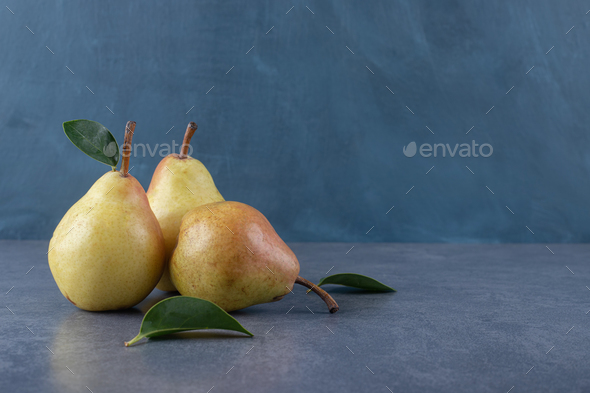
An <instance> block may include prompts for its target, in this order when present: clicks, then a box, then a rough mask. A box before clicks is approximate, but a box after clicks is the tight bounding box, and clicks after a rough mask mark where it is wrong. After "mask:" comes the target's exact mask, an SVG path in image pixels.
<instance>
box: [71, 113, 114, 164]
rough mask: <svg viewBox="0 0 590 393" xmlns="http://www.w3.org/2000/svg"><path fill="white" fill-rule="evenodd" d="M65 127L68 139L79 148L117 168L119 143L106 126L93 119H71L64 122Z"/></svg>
mask: <svg viewBox="0 0 590 393" xmlns="http://www.w3.org/2000/svg"><path fill="white" fill-rule="evenodd" d="M63 128H64V132H65V133H66V136H67V137H68V139H69V140H70V141H71V142H72V143H73V144H74V145H75V146H76V147H77V148H78V149H80V150H82V152H84V153H85V154H87V155H88V156H90V157H92V158H94V159H95V160H96V161H99V162H102V163H103V164H107V165H109V166H111V167H113V168H116V166H117V163H118V162H119V145H118V144H117V140H116V139H115V137H114V136H113V134H111V132H110V131H109V130H108V129H107V128H106V127H105V126H103V125H102V124H100V123H97V122H95V121H91V120H70V121H66V122H65V123H63Z"/></svg>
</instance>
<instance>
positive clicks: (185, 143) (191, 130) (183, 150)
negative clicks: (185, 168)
mask: <svg viewBox="0 0 590 393" xmlns="http://www.w3.org/2000/svg"><path fill="white" fill-rule="evenodd" d="M195 131H197V125H196V124H195V122H194V121H191V122H190V123H188V126H186V132H185V133H184V139H183V140H182V146H181V147H180V154H179V157H180V158H186V157H187V155H188V148H189V147H190V145H191V138H192V137H193V135H194V134H195Z"/></svg>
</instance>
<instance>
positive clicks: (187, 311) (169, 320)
mask: <svg viewBox="0 0 590 393" xmlns="http://www.w3.org/2000/svg"><path fill="white" fill-rule="evenodd" d="M200 329H223V330H234V331H236V332H241V333H246V334H247V335H249V336H253V334H252V333H250V332H249V331H247V330H246V329H244V327H243V326H242V325H240V323H239V322H238V321H237V320H236V319H235V318H234V317H232V316H231V315H229V314H228V313H226V312H225V311H224V310H223V309H222V308H221V307H219V306H218V305H216V304H215V303H212V302H210V301H208V300H204V299H199V298H196V297H190V296H175V297H170V298H168V299H164V300H162V301H161V302H159V303H157V304H156V305H154V306H153V307H152V308H150V309H149V310H148V312H147V313H146V314H145V316H144V317H143V321H142V322H141V328H140V329H139V334H138V335H137V336H135V337H134V338H133V339H132V340H131V341H129V342H126V343H125V346H129V345H131V344H134V343H136V342H137V341H139V340H141V339H142V338H144V337H156V336H162V335H164V334H170V333H177V332H183V331H186V330H200Z"/></svg>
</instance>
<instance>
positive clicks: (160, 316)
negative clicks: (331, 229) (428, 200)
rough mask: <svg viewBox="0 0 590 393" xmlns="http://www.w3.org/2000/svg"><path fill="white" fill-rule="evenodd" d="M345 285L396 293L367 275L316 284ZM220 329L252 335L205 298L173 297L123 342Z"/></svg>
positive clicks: (337, 276)
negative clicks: (128, 339)
mask: <svg viewBox="0 0 590 393" xmlns="http://www.w3.org/2000/svg"><path fill="white" fill-rule="evenodd" d="M327 284H337V285H345V286H349V287H354V288H360V289H365V290H370V291H380V292H391V291H393V292H395V289H393V288H391V287H389V286H387V285H385V284H383V283H381V282H379V281H377V280H375V279H373V278H371V277H367V276H363V275H360V274H354V273H341V274H334V275H332V276H328V277H324V278H322V280H321V281H320V282H319V283H318V286H322V285H327ZM202 329H223V330H233V331H236V332H241V333H245V334H247V335H249V336H253V334H252V333H250V332H249V331H248V330H246V329H245V328H244V327H243V326H242V325H241V324H240V323H239V322H238V321H237V320H236V319H235V318H234V317H232V316H231V315H229V314H228V313H227V312H225V311H224V310H223V309H222V308H221V307H219V306H218V305H216V304H215V303H212V302H210V301H208V300H204V299H199V298H195V297H189V296H175V297H171V298H168V299H165V300H162V301H161V302H159V303H157V304H156V305H154V306H153V307H152V308H150V309H149V311H148V312H147V313H146V314H145V316H144V317H143V321H142V322H141V327H140V329H139V334H138V335H137V336H135V337H134V338H133V339H132V340H130V341H128V342H126V343H125V346H129V345H132V344H134V343H136V342H138V341H139V340H141V339H142V338H146V337H157V336H162V335H165V334H170V333H178V332H183V331H187V330H202Z"/></svg>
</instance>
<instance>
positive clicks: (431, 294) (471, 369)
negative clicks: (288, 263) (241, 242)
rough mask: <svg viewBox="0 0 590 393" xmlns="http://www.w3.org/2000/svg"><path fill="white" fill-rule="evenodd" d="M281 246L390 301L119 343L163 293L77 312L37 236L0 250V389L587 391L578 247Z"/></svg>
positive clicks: (350, 296) (292, 302) (305, 308)
mask: <svg viewBox="0 0 590 393" xmlns="http://www.w3.org/2000/svg"><path fill="white" fill-rule="evenodd" d="M291 246H292V248H293V250H294V251H295V253H296V254H297V255H298V257H299V260H300V262H301V275H302V276H303V277H306V278H307V279H309V280H312V281H316V282H317V281H318V280H319V279H320V278H321V277H322V276H323V275H324V274H325V273H326V272H327V271H328V269H331V268H332V267H333V268H332V270H331V271H330V274H332V273H338V272H349V271H350V272H358V273H363V274H367V275H369V276H373V277H375V278H377V279H379V280H382V281H384V282H385V283H387V284H390V285H391V286H393V287H394V288H396V289H397V290H398V292H397V293H394V294H374V293H364V292H361V291H356V290H352V289H345V288H336V287H329V288H327V289H328V290H329V292H330V293H331V294H332V295H333V296H334V298H335V299H336V300H337V301H338V303H339V304H340V311H339V312H338V313H336V314H333V315H330V314H329V313H328V311H327V309H326V307H325V305H324V304H323V303H322V302H321V300H320V299H319V298H318V297H317V296H315V295H313V294H310V295H305V289H304V288H303V287H297V288H296V289H295V291H294V292H295V294H294V295H289V296H286V297H285V298H284V299H283V300H282V301H280V302H277V303H272V304H265V305H259V306H255V307H251V308H249V309H246V310H242V311H239V312H234V313H232V314H233V315H234V316H235V317H236V318H237V319H238V320H239V321H240V322H241V323H242V324H243V325H244V326H245V327H246V328H247V329H249V330H250V331H251V332H253V333H254V337H253V338H248V337H244V336H241V335H239V334H234V333H224V332H219V331H208V332H189V333H181V334H177V335H175V336H169V337H166V338H161V339H151V340H149V341H143V342H142V343H141V344H139V345H137V346H134V347H130V348H126V347H124V346H123V341H125V340H129V339H131V338H132V337H134V336H135V334H136V333H137V331H138V329H139V325H140V322H141V319H142V316H143V313H144V312H145V311H147V309H148V308H149V307H150V306H151V305H152V304H154V302H156V301H157V300H159V299H162V298H163V293H162V292H159V291H154V293H152V295H150V297H149V298H148V299H147V300H146V301H144V302H143V303H142V304H140V305H139V306H138V307H136V308H133V309H131V310H128V311H124V312H107V313H90V312H85V311H81V310H78V309H77V308H76V307H74V306H73V305H71V304H70V303H69V302H68V301H67V300H66V299H64V298H63V296H62V295H61V294H60V292H59V291H58V289H57V286H56V285H55V283H54V281H53V279H52V277H51V273H50V271H49V267H48V265H47V258H46V255H45V253H46V251H47V242H42V241H38V242H31V241H27V242H24V241H22V242H19V241H1V242H0V269H1V271H2V274H1V275H0V289H1V290H2V294H1V295H0V296H2V299H3V310H4V311H1V310H0V315H1V318H0V329H1V332H2V333H1V335H0V348H1V351H0V391H1V392H85V391H86V392H88V391H90V392H93V393H102V392H136V391H137V392H203V393H207V392H211V393H214V392H222V391H226V392H250V391H252V392H253V391H256V392H270V391H277V392H295V391H297V392H302V391H303V392H305V391H307V392H316V391H318V392H340V391H357V392H358V391H363V392H364V391H372V392H383V393H387V392H389V391H392V392H500V393H505V392H507V391H509V390H510V389H512V390H510V392H511V393H517V392H556V391H562V392H565V391H568V392H582V391H586V392H587V391H590V374H589V373H588V371H589V370H590V354H589V351H588V349H589V343H590V333H589V329H588V327H589V326H590V325H589V322H588V318H590V314H586V312H587V311H588V310H589V309H590V290H588V289H587V287H586V286H588V287H590V264H589V263H588V260H589V257H590V245H550V246H549V247H550V249H551V251H552V252H553V253H554V254H553V253H552V252H551V251H549V250H548V249H547V248H546V247H545V245H431V244H356V245H355V247H354V249H353V250H352V251H350V252H349V253H348V254H346V252H347V251H348V250H349V249H350V248H351V247H352V246H353V244H320V243H307V244H292V245H291ZM33 266H34V267H33Z"/></svg>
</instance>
